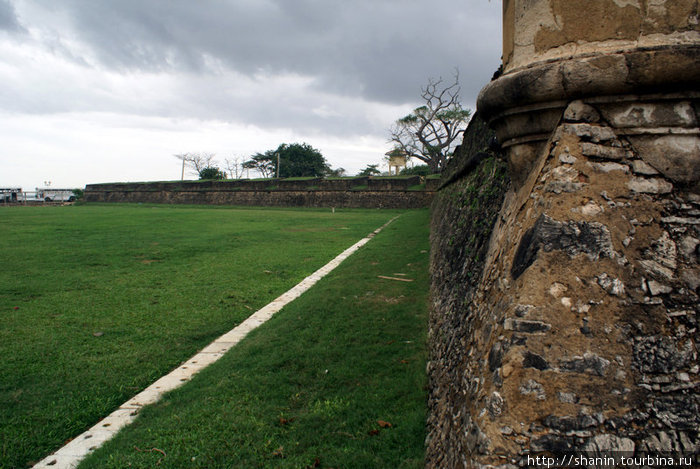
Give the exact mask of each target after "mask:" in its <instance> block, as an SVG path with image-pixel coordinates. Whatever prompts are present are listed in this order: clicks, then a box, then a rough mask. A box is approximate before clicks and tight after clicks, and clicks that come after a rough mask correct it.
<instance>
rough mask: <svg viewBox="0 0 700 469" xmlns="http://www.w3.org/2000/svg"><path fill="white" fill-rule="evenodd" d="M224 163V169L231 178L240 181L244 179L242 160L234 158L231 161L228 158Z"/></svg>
mask: <svg viewBox="0 0 700 469" xmlns="http://www.w3.org/2000/svg"><path fill="white" fill-rule="evenodd" d="M224 162H225V165H224V169H226V172H227V173H228V176H229V178H231V179H240V178H242V177H243V169H244V168H243V163H242V162H241V159H240V158H239V157H238V156H234V157H233V158H232V159H230V160H229V159H228V158H225V159H224Z"/></svg>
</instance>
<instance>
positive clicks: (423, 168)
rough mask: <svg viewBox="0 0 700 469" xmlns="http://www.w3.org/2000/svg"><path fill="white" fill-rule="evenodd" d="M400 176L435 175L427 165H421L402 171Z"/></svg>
mask: <svg viewBox="0 0 700 469" xmlns="http://www.w3.org/2000/svg"><path fill="white" fill-rule="evenodd" d="M400 174H401V176H428V175H430V174H433V172H432V171H431V170H430V166H428V165H427V164H419V165H418V166H414V167H412V168H404V169H402V170H401V173H400Z"/></svg>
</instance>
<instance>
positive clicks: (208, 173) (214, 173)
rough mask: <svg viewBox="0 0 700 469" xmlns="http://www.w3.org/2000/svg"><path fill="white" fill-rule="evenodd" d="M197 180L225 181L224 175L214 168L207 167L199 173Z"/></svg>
mask: <svg viewBox="0 0 700 469" xmlns="http://www.w3.org/2000/svg"><path fill="white" fill-rule="evenodd" d="M199 179H226V175H225V174H224V173H223V172H222V171H221V170H220V169H219V168H217V167H216V166H207V167H206V168H203V169H202V170H201V171H199Z"/></svg>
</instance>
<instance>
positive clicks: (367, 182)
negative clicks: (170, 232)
mask: <svg viewBox="0 0 700 469" xmlns="http://www.w3.org/2000/svg"><path fill="white" fill-rule="evenodd" d="M435 181H438V180H436V179H432V180H431V179H428V182H426V184H425V187H423V186H420V182H421V181H420V178H419V177H418V176H415V177H406V178H366V177H364V178H344V179H331V180H323V179H266V180H253V181H249V180H240V181H177V182H150V183H113V184H91V185H88V186H87V187H86V188H85V200H86V201H87V202H127V203H138V202H141V203H165V204H214V205H243V206H274V207H337V208H341V207H345V208H422V207H428V206H429V205H430V203H431V201H432V198H433V195H434V188H435ZM429 185H430V187H431V188H432V189H428V186H429Z"/></svg>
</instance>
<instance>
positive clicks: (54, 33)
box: [0, 0, 501, 190]
mask: <svg viewBox="0 0 700 469" xmlns="http://www.w3.org/2000/svg"><path fill="white" fill-rule="evenodd" d="M500 14H501V3H500V2H499V1H497V0H491V1H489V0H431V1H426V0H344V1H339V0H199V1H192V0H0V186H3V187H6V186H21V187H23V188H24V190H33V189H34V188H35V187H38V186H42V185H43V182H44V181H51V183H52V186H53V187H83V186H84V185H85V184H89V183H95V182H109V181H144V180H171V179H178V178H179V177H180V167H179V165H178V161H177V160H176V159H175V158H174V157H173V154H176V153H184V152H211V153H216V157H217V159H218V160H221V161H223V159H224V158H229V159H233V158H234V157H238V158H240V159H243V158H246V157H247V156H249V155H251V154H253V153H255V152H264V151H266V150H269V149H272V148H276V147H277V145H279V144H280V143H293V142H307V143H309V144H311V145H312V146H314V147H316V148H318V149H320V150H321V152H322V153H323V154H324V156H325V157H326V159H327V160H328V161H329V163H330V164H331V166H333V167H336V168H337V167H343V168H345V169H346V170H348V172H349V173H350V174H353V173H355V172H357V171H359V170H360V169H362V168H364V167H365V166H366V165H367V164H376V163H381V161H382V157H383V154H384V152H386V151H387V150H389V149H390V148H391V145H390V144H389V143H388V142H387V140H388V129H389V127H390V126H391V124H392V122H393V121H395V120H396V119H398V118H399V117H402V116H403V115H405V114H407V113H408V112H410V111H411V109H413V108H415V107H416V106H417V105H419V104H420V88H421V86H422V85H424V84H425V83H426V82H427V80H428V78H430V77H439V76H443V77H445V78H446V79H451V75H452V73H453V71H454V70H455V69H458V70H459V73H460V83H461V85H462V93H461V96H462V102H463V104H464V105H465V106H468V107H470V108H473V107H474V102H475V100H476V95H477V93H478V91H479V90H480V89H481V87H483V86H484V85H485V84H486V83H487V81H488V80H489V79H490V77H491V75H492V74H493V72H494V70H495V69H496V68H497V67H498V64H499V61H500V53H501V21H500Z"/></svg>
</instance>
